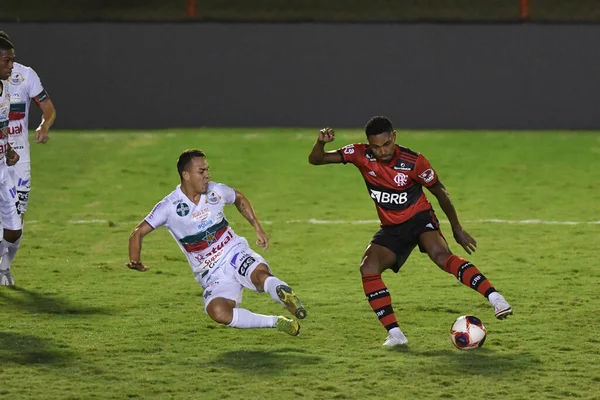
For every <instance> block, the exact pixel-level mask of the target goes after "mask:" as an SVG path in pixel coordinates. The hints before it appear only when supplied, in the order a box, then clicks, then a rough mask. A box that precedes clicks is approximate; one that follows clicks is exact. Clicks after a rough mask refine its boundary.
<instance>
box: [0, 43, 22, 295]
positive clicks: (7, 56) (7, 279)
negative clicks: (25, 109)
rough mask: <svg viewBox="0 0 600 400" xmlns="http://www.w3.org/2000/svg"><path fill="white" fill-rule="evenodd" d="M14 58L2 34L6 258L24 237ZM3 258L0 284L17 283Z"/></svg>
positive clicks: (0, 166) (0, 172)
mask: <svg viewBox="0 0 600 400" xmlns="http://www.w3.org/2000/svg"><path fill="white" fill-rule="evenodd" d="M14 62H15V47H14V45H13V44H12V43H11V42H10V40H7V39H5V38H3V37H0V218H1V220H2V227H3V233H2V239H3V240H2V242H1V243H0V257H2V259H3V260H4V259H5V258H8V257H10V254H11V253H12V254H14V253H16V248H17V246H18V244H17V243H18V241H19V239H20V238H21V233H22V229H21V219H20V218H19V214H18V213H17V200H18V198H17V190H16V188H15V184H14V183H13V181H12V178H11V175H10V173H9V171H8V169H9V168H8V167H9V166H11V165H15V164H16V163H17V161H19V155H18V154H17V152H16V151H14V150H13V149H12V147H11V146H10V143H9V141H8V123H9V121H8V120H9V114H10V92H9V84H8V81H7V79H8V78H9V77H10V75H11V73H12V70H13V67H14ZM4 265H5V264H4V262H0V285H2V286H14V284H15V281H14V279H13V277H12V275H11V274H10V270H9V269H7V268H5V266H4Z"/></svg>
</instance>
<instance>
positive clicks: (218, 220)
mask: <svg viewBox="0 0 600 400" xmlns="http://www.w3.org/2000/svg"><path fill="white" fill-rule="evenodd" d="M177 170H178V172H179V177H180V179H181V184H180V185H177V188H176V189H175V190H174V191H173V192H171V193H170V194H169V195H167V196H166V197H165V198H164V199H163V200H162V201H160V202H159V203H158V204H157V205H156V206H155V207H154V209H153V210H152V211H151V212H150V214H148V216H147V217H146V218H145V219H144V220H143V221H142V222H141V223H140V224H139V225H138V226H137V227H136V228H135V229H134V231H133V232H132V233H131V236H130V237H129V259H130V262H129V263H128V264H127V266H128V267H129V268H131V269H135V270H138V271H142V272H143V271H146V270H147V269H148V267H147V266H145V265H144V264H143V263H142V261H141V249H142V240H143V238H144V236H146V235H147V234H148V233H150V232H152V231H153V230H154V229H155V228H158V227H159V226H161V225H164V226H165V227H166V228H167V229H168V230H169V232H170V233H171V235H172V236H173V238H174V239H175V240H176V241H177V244H178V245H179V247H180V249H181V251H182V252H183V254H185V256H186V257H187V259H188V262H189V264H190V266H191V267H192V270H193V272H194V276H195V278H196V281H197V282H198V284H200V286H202V288H203V289H204V310H205V312H206V313H207V314H208V315H209V316H210V318H212V319H213V320H214V321H215V322H218V323H220V324H224V325H227V326H231V327H233V328H241V329H245V328H277V329H278V330H280V331H282V332H285V333H287V334H290V335H292V336H296V335H298V334H299V333H300V325H299V323H298V322H297V321H296V320H293V319H289V318H286V317H282V316H275V315H261V314H255V313H253V312H250V311H248V310H246V309H244V308H239V305H240V303H241V301H242V291H243V289H244V288H247V289H250V290H252V291H255V292H267V293H269V295H271V297H272V298H273V300H275V301H276V302H277V303H280V304H282V305H284V306H285V307H287V309H288V310H289V311H290V312H291V313H292V314H294V315H295V316H296V318H298V319H302V318H305V317H306V310H305V308H304V307H303V306H302V303H301V302H300V300H299V299H298V297H297V296H296V294H295V293H294V291H293V290H292V289H291V288H290V287H289V286H288V285H287V284H286V283H285V282H283V281H281V280H279V279H278V278H277V277H275V276H273V275H272V274H271V270H270V268H269V266H268V265H267V262H266V261H265V259H264V258H262V257H261V256H260V255H259V254H258V253H256V252H254V251H253V250H252V249H251V248H250V247H249V246H248V241H247V240H246V239H245V238H243V237H241V236H238V235H236V234H235V232H234V231H233V229H231V227H229V223H228V222H227V219H226V218H225V215H224V213H223V208H224V206H225V205H226V204H235V206H236V207H237V209H238V211H239V212H240V214H242V216H244V218H246V220H248V222H249V223H250V225H252V226H253V227H254V229H255V231H256V238H257V240H256V244H257V245H258V246H260V247H262V248H264V249H265V250H266V249H267V248H268V247H269V238H268V237H267V234H266V233H265V232H264V231H263V228H262V227H261V225H260V223H259V222H258V218H257V217H256V214H255V213H254V209H253V208H252V205H251V204H250V201H248V199H247V198H246V197H245V196H244V195H243V194H242V193H241V192H239V191H238V190H236V189H232V188H230V187H228V186H226V185H224V184H221V183H214V182H211V181H210V173H209V171H208V162H207V160H206V157H205V155H204V153H203V152H201V151H200V150H186V151H184V152H183V153H181V155H180V156H179V160H178V161H177Z"/></svg>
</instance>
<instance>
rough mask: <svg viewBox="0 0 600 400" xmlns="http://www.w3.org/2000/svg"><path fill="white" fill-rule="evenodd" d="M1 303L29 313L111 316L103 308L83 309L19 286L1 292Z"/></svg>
mask: <svg viewBox="0 0 600 400" xmlns="http://www.w3.org/2000/svg"><path fill="white" fill-rule="evenodd" d="M0 301H2V302H4V303H6V304H9V307H11V308H13V309H14V308H18V309H20V310H23V311H27V312H35V313H47V314H57V315H97V314H104V315H109V314H110V312H109V311H108V310H107V309H105V308H101V307H82V306H78V305H75V304H72V303H69V302H68V301H67V300H65V299H62V298H59V297H55V296H48V295H43V294H40V293H36V292H33V291H31V290H27V289H23V288H20V287H18V286H11V287H6V288H3V290H0Z"/></svg>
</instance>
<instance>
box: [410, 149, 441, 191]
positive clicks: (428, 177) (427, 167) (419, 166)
mask: <svg viewBox="0 0 600 400" xmlns="http://www.w3.org/2000/svg"><path fill="white" fill-rule="evenodd" d="M415 175H416V181H417V182H418V183H420V184H421V185H423V186H425V187H431V186H433V185H434V184H435V183H436V182H437V181H438V176H437V173H436V172H435V170H434V169H433V168H432V167H431V164H429V160H427V159H426V158H425V157H424V156H423V155H422V154H419V156H418V157H417V162H416V165H415Z"/></svg>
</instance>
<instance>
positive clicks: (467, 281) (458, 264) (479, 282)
mask: <svg viewBox="0 0 600 400" xmlns="http://www.w3.org/2000/svg"><path fill="white" fill-rule="evenodd" d="M444 270H445V271H446V272H448V273H449V274H452V275H454V276H455V277H456V279H458V280H459V281H460V282H461V283H462V284H463V285H466V286H468V287H470V288H471V289H473V290H477V291H478V292H479V293H481V294H482V295H484V296H485V297H486V298H487V297H488V296H489V295H490V294H491V293H493V292H495V291H496V289H494V287H493V286H492V284H491V282H490V281H488V280H487V278H486V277H485V276H483V274H482V273H481V272H479V270H478V269H477V267H476V266H474V265H473V264H471V263H470V262H469V261H467V260H465V259H464V258H460V257H458V256H456V255H454V254H452V255H451V256H450V257H448V259H447V260H446V263H445V264H444Z"/></svg>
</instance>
